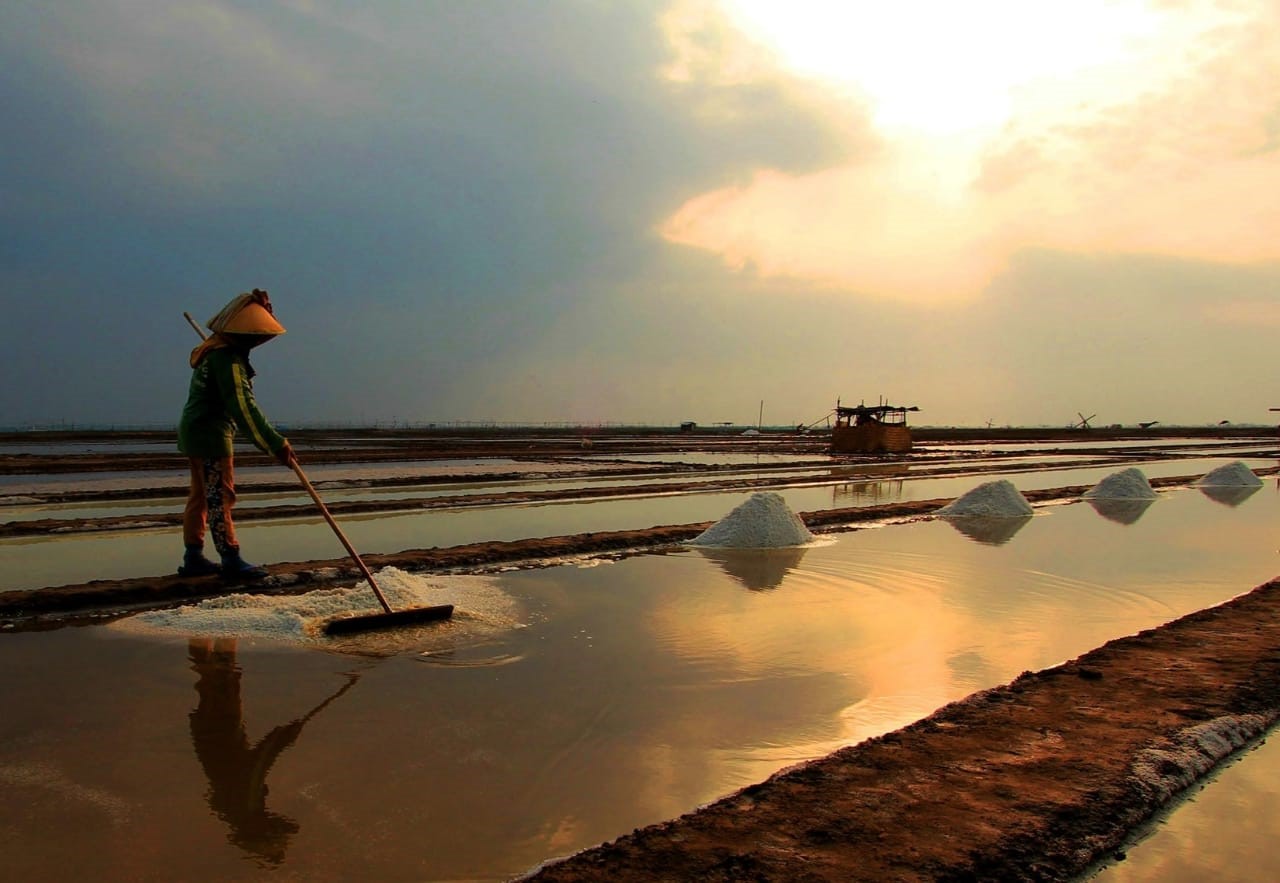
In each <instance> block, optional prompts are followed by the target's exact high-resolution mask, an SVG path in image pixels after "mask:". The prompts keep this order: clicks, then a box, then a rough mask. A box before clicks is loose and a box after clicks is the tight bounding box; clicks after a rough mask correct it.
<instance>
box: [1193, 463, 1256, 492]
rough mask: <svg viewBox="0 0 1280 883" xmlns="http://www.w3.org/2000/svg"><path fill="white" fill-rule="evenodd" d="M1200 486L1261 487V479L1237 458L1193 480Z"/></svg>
mask: <svg viewBox="0 0 1280 883" xmlns="http://www.w3.org/2000/svg"><path fill="white" fill-rule="evenodd" d="M1195 484H1196V485H1198V486H1200V487H1262V479H1261V478H1258V476H1256V475H1254V474H1253V470H1252V469H1250V468H1249V467H1248V466H1246V465H1244V463H1243V462H1241V461H1240V460H1237V461H1236V462H1234V463H1228V464H1227V465H1226V466H1219V467H1218V468H1217V469H1214V470H1213V471H1212V472H1209V473H1207V474H1205V475H1204V476H1202V477H1201V478H1200V480H1199V481H1197V482H1195Z"/></svg>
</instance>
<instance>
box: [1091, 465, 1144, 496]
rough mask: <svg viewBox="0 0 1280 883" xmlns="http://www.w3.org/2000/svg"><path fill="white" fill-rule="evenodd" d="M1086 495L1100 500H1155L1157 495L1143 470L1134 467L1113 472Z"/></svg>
mask: <svg viewBox="0 0 1280 883" xmlns="http://www.w3.org/2000/svg"><path fill="white" fill-rule="evenodd" d="M1084 495H1085V497H1086V498H1087V499H1100V500H1154V499H1156V496H1157V495H1156V492H1155V491H1154V490H1153V489H1152V488H1151V482H1149V481H1147V477H1146V476H1145V475H1143V473H1142V470H1141V469H1137V468H1134V467H1130V468H1128V469H1121V470H1120V471H1119V472H1113V473H1111V474H1110V475H1108V476H1107V477H1106V478H1104V479H1102V481H1100V482H1098V483H1097V484H1096V485H1094V486H1093V488H1092V489H1090V490H1087V491H1085V493H1084Z"/></svg>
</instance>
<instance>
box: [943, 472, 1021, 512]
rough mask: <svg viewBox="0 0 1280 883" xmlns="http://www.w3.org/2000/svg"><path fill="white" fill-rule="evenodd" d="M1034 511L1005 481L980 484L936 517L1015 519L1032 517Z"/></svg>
mask: <svg viewBox="0 0 1280 883" xmlns="http://www.w3.org/2000/svg"><path fill="white" fill-rule="evenodd" d="M1034 512H1035V510H1033V509H1032V508H1031V504H1030V503H1028V502H1027V498H1026V497H1024V496H1022V494H1021V493H1020V492H1019V491H1018V489H1017V488H1016V487H1014V486H1013V483H1012V482H1010V481H1009V480H1007V479H1003V478H1002V479H1000V480H999V481H988V482H987V483H986V484H980V485H978V486H977V487H976V488H974V489H973V490H971V491H969V492H968V493H967V494H965V495H964V496H962V497H960V498H959V499H958V500H955V501H953V502H951V503H950V504H948V505H946V506H943V507H942V508H941V509H939V510H938V511H937V513H936V514H938V515H985V516H987V517H991V518H1017V517H1020V516H1023V515H1033V514H1034Z"/></svg>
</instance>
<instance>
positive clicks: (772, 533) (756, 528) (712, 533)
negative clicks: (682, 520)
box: [690, 492, 813, 549]
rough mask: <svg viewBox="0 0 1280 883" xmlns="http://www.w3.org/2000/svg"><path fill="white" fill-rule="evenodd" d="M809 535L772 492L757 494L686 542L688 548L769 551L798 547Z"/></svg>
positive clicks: (808, 540) (807, 540)
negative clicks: (688, 543) (688, 544)
mask: <svg viewBox="0 0 1280 883" xmlns="http://www.w3.org/2000/svg"><path fill="white" fill-rule="evenodd" d="M812 541H813V534H811V533H810V532H809V529H808V528H807V527H805V526H804V522H803V521H801V520H800V517H799V516H798V515H796V514H795V513H794V512H792V511H791V510H790V509H789V508H788V507H787V503H786V500H784V499H782V497H781V495H779V494H775V493H768V492H763V493H757V494H752V495H751V497H750V498H749V499H748V500H747V501H746V502H745V503H743V504H742V505H740V506H738V507H737V508H736V509H734V510H733V511H732V512H730V513H729V514H728V515H726V516H725V517H724V518H722V519H720V520H719V521H717V522H716V523H715V524H713V525H711V527H709V528H707V529H706V530H704V531H703V532H702V533H700V534H698V535H697V536H696V537H694V538H693V540H691V541H690V545H692V546H718V547H720V548H734V549H773V548H777V547H780V546H802V545H804V544H805V543H809V542H812Z"/></svg>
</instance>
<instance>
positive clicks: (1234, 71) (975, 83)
mask: <svg viewBox="0 0 1280 883" xmlns="http://www.w3.org/2000/svg"><path fill="white" fill-rule="evenodd" d="M726 6H727V15H728V18H729V20H730V21H732V22H735V23H736V24H738V26H739V27H741V28H742V30H743V32H744V33H745V34H746V35H747V36H749V37H750V38H751V39H753V40H755V41H757V42H759V43H762V44H763V45H765V46H768V47H771V48H772V50H773V59H774V61H775V62H776V63H777V64H778V65H780V66H781V67H782V68H784V69H786V70H790V71H791V72H793V73H795V72H799V73H802V74H804V75H806V76H811V77H815V78H819V79H823V80H826V81H828V82H829V83H830V84H831V88H833V89H835V90H837V91H841V90H843V91H844V93H845V94H846V95H847V96H848V97H849V102H850V103H848V104H846V112H848V113H850V114H854V113H859V112H863V113H866V114H868V115H869V118H870V120H871V123H872V125H873V126H874V127H875V130H876V131H877V133H878V135H879V138H880V139H881V149H880V150H879V151H878V152H877V153H876V154H875V155H873V156H869V157H862V158H859V159H858V160H857V161H856V162H853V161H851V162H849V163H848V164H846V165H843V166H838V167H832V168H827V169H823V170H819V171H815V172H811V173H807V174H785V173H782V172H779V171H774V170H769V169H760V170H758V171H757V172H756V173H755V175H754V176H753V177H752V178H751V179H750V180H749V181H747V182H745V183H741V184H738V185H735V186H732V187H727V188H723V189H720V190H717V191H713V192H711V193H705V194H701V195H698V196H695V197H693V198H691V199H690V200H688V201H687V202H686V203H685V204H684V205H683V206H681V207H680V208H679V209H678V210H677V211H676V212H675V213H674V214H673V215H672V216H671V217H670V218H669V219H668V220H667V221H666V222H665V224H663V226H662V228H661V232H662V234H663V236H664V237H665V238H666V239H667V240H669V241H671V242H675V243H680V244H683V245H688V246H692V247H695V248H699V249H705V250H708V251H711V252H713V253H715V254H717V255H719V256H721V257H722V258H723V260H724V261H725V263H726V264H727V265H729V266H730V267H733V268H736V269H740V270H742V269H750V270H752V271H754V272H756V273H759V274H761V275H764V276H788V277H796V278H799V279H803V280H806V281H810V282H812V283H814V284H817V285H823V286H837V287H842V288H845V289H851V290H854V291H857V292H859V293H864V294H869V295H880V296H888V297H897V298H906V299H910V300H933V301H936V300H954V299H956V298H964V297H966V296H973V295H975V294H978V293H980V292H981V291H982V290H983V289H984V288H985V286H986V285H987V283H988V282H989V281H990V280H991V279H992V278H993V277H994V275H995V274H996V273H998V272H1000V271H1001V270H1002V269H1003V268H1005V267H1006V266H1007V265H1008V261H1009V259H1010V256H1011V255H1013V254H1014V253H1016V252H1017V251H1019V250H1021V249H1026V248H1040V249H1045V248H1048V249H1062V250H1067V251H1076V252H1104V253H1143V254H1154V255H1166V256H1173V257H1179V258H1193V259H1199V260H1207V261H1221V262H1230V263H1248V262H1259V261H1268V260H1276V259H1280V240H1276V238H1275V237H1274V235H1272V232H1273V231H1274V230H1275V229H1277V221H1280V212H1278V210H1277V208H1276V207H1277V206H1280V150H1277V149H1276V143H1275V142H1276V138H1275V129H1276V125H1275V119H1276V116H1277V105H1276V99H1275V95H1276V94H1277V89H1278V87H1280V55H1277V54H1276V53H1275V52H1274V51H1273V47H1274V46H1275V45H1277V41H1280V12H1277V11H1276V10H1275V8H1274V6H1273V5H1272V4H1265V3H1261V2H1259V3H1255V4H1246V3H1241V4H1234V5H1232V6H1230V7H1222V8H1219V7H1218V6H1217V5H1213V4H1209V3H1203V2H1195V0H1191V2H1187V3H1182V4H1178V5H1172V4H1148V3H1142V2H1138V0H1131V2H1111V3H1104V2H1101V0H1098V2H1084V3H1080V2H1073V3H1070V4H1058V5H1056V6H1055V7H1053V8H1052V9H1051V10H1050V11H1049V12H1048V14H1042V13H1044V12H1045V10H1044V4H1025V3H1012V2H1008V3H1006V2H989V3H985V4H978V5H977V6H974V5H972V4H967V5H964V6H957V5H955V4H942V3H921V2H916V3H905V4H895V5H891V7H885V6H883V5H882V4H875V5H874V6H872V5H870V4H857V3H855V4H843V5H840V6H839V7H832V6H824V5H822V4H813V3H799V4H794V3H789V4H786V5H785V6H783V5H779V4H770V3H757V2H748V0H740V2H732V3H728V2H727V3H726ZM1032 7H1034V12H1035V16H1032ZM834 9H838V10H839V12H838V13H837V12H833V10H834ZM1029 16H1030V17H1029ZM922 23H927V24H928V26H927V27H924V26H922ZM939 35H942V36H939ZM728 45H731V44H728ZM888 47H891V48H888ZM904 47H905V48H904ZM704 50H705V46H704ZM725 51H726V54H727V56H728V57H732V58H734V59H735V62H734V63H735V65H736V67H737V70H738V71H739V75H741V70H742V69H743V68H742V64H741V62H740V59H741V58H742V57H743V55H742V52H741V51H740V50H732V49H726V50H725ZM704 54H705V53H704ZM704 68H705V59H704ZM756 70H757V72H758V75H759V76H766V74H765V73H763V72H762V69H760V68H757V69H756Z"/></svg>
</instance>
